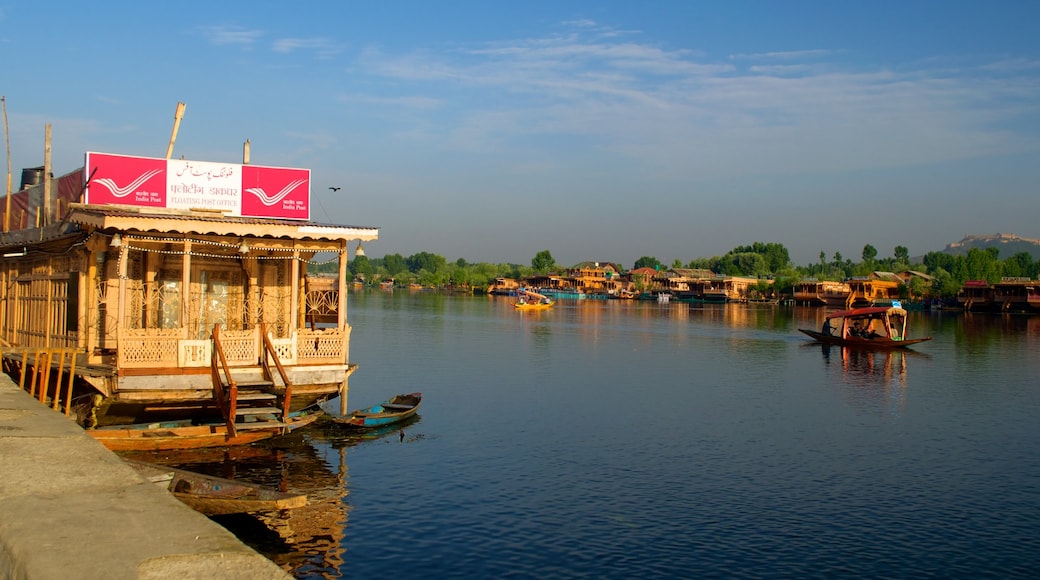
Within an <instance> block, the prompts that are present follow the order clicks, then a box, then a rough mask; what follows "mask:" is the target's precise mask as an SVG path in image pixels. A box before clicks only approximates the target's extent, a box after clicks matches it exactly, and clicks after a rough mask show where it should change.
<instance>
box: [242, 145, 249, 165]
mask: <svg viewBox="0 0 1040 580" xmlns="http://www.w3.org/2000/svg"><path fill="white" fill-rule="evenodd" d="M242 165H249V139H246V142H245V143H243V144H242Z"/></svg>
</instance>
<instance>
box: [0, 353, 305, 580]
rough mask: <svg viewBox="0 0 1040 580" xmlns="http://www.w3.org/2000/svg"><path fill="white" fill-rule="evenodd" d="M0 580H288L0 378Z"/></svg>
mask: <svg viewBox="0 0 1040 580" xmlns="http://www.w3.org/2000/svg"><path fill="white" fill-rule="evenodd" d="M0 578H29V579H49V578H76V579H78V580H85V579H89V578H105V579H112V578H156V579H158V578H164V579H165V578H243V579H246V578H248V579H250V580H252V579H256V578H290V576H289V575H288V574H286V573H285V572H284V571H283V570H281V569H280V568H279V567H278V566H276V565H275V564H274V563H273V562H271V561H270V560H268V559H267V558H264V557H263V556H261V555H260V554H258V553H257V552H255V551H254V550H252V549H251V548H249V547H248V546H246V545H245V544H243V543H242V542H241V541H239V540H238V538H236V537H235V536H234V535H233V534H232V533H231V532H229V531H227V530H225V529H224V528H222V527H221V526H219V525H218V524H216V523H214V522H213V521H211V520H209V519H208V518H206V517H205V516H203V515H202V514H199V513H197V512H195V511H194V510H192V509H191V508H189V507H187V506H185V505H184V504H182V503H181V502H179V501H177V499H175V498H174V497H173V496H172V495H170V494H169V492H167V491H165V490H163V489H160V488H159V487H157V486H156V485H155V484H153V483H150V482H147V481H145V480H144V479H142V478H140V477H139V476H138V475H137V474H136V472H134V471H133V469H131V468H130V467H128V466H127V465H125V464H124V463H123V462H122V461H121V460H120V459H119V457H117V456H116V455H115V454H113V453H112V452H111V451H109V450H107V449H105V448H104V447H103V446H102V445H101V444H100V443H98V442H97V441H95V440H94V439H93V438H91V437H90V436H89V435H87V434H86V432H84V431H83V430H82V429H81V428H80V427H79V426H77V425H76V424H75V423H74V422H72V421H71V420H69V419H68V418H66V417H65V416H63V415H61V414H59V413H56V412H54V411H52V410H51V409H50V408H48V407H46V406H44V405H42V404H40V403H39V402H38V401H36V400H35V399H33V398H32V397H30V396H29V394H28V393H26V392H24V391H22V390H20V389H19V388H18V386H17V385H15V384H14V383H13V382H12V381H11V379H10V378H9V377H8V376H7V375H6V374H3V373H0Z"/></svg>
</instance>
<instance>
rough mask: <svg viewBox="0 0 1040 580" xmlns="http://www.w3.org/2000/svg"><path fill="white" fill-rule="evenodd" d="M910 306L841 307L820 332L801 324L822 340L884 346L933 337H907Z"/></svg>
mask: <svg viewBox="0 0 1040 580" xmlns="http://www.w3.org/2000/svg"><path fill="white" fill-rule="evenodd" d="M906 314H907V313H906V310H904V309H903V308H902V307H901V306H899V305H898V303H897V304H896V305H894V306H870V307H866V308H856V309H853V310H839V311H837V312H832V313H830V314H828V315H827V317H826V319H824V321H823V328H822V329H821V330H820V331H819V332H817V331H815V330H807V329H804V328H799V329H798V330H799V332H802V333H804V334H806V335H808V336H811V337H812V338H814V339H816V340H817V341H819V342H823V343H826V344H837V345H840V346H851V347H857V348H864V349H872V350H882V349H892V348H905V347H908V346H910V345H912V344H917V343H920V342H924V341H926V340H931V339H932V337H930V336H928V337H924V338H907V337H906V319H907V316H906Z"/></svg>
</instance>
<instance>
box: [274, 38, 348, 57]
mask: <svg viewBox="0 0 1040 580" xmlns="http://www.w3.org/2000/svg"><path fill="white" fill-rule="evenodd" d="M272 50H274V51H275V52H279V53H283V54H288V53H292V52H296V51H311V52H314V53H315V54H316V55H317V56H318V58H332V57H333V56H335V55H337V54H339V53H341V52H342V51H343V46H342V45H340V44H337V43H335V42H333V41H331V40H329V39H328V38H323V37H316V38H279V39H278V40H275V41H274V45H273V46H272Z"/></svg>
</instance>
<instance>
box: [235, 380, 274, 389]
mask: <svg viewBox="0 0 1040 580" xmlns="http://www.w3.org/2000/svg"><path fill="white" fill-rule="evenodd" d="M235 383H236V384H237V385H238V388H240V389H266V388H270V387H273V386H274V381H265V380H263V379H260V380H256V381H235Z"/></svg>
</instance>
